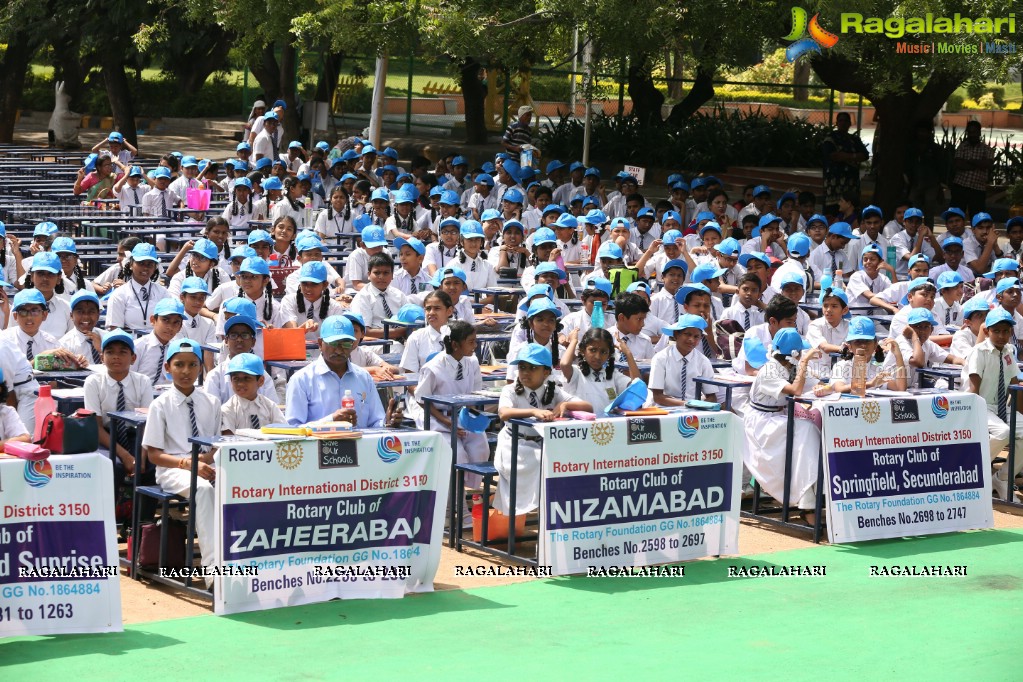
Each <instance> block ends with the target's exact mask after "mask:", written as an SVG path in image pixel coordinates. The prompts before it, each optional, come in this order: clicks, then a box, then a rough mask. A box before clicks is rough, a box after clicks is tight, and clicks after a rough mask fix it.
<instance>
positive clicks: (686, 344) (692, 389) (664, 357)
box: [649, 313, 717, 407]
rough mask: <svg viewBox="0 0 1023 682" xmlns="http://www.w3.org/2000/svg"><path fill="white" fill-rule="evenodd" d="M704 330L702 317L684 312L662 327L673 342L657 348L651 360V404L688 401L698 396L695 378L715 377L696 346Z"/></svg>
mask: <svg viewBox="0 0 1023 682" xmlns="http://www.w3.org/2000/svg"><path fill="white" fill-rule="evenodd" d="M706 329H707V322H706V321H705V320H704V319H703V318H702V317H700V316H699V315H692V314H689V313H686V314H684V315H681V316H679V318H678V321H676V322H675V324H673V325H671V326H668V327H665V328H664V329H663V330H662V331H663V332H664V334H665V336H668V337H670V338H671V339H672V341H673V343H671V344H670V345H668V346H667V347H666V348H664V349H662V350H660V351H658V352H657V353H656V354H655V355H654V357H653V359H652V360H651V361H650V380H649V387H650V392H651V393H653V397H654V404H656V405H664V406H675V407H677V406H682V405H685V403H686V401H687V400H691V399H700V397H701V396H700V395H699V394H698V392H697V390H696V379H710V378H711V377H713V376H714V367H713V365H711V363H710V360H709V359H707V357H706V356H705V355H704V354H703V353H702V352H701V351H700V349H699V346H700V342H701V339H702V338H703V334H704V331H705V330H706ZM705 397H706V399H707V400H710V401H716V400H717V395H716V394H714V393H706V394H705Z"/></svg>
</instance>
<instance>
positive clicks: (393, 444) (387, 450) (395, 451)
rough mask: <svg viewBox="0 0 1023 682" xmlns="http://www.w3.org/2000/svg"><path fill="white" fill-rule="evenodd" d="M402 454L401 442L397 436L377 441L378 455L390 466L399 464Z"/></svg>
mask: <svg viewBox="0 0 1023 682" xmlns="http://www.w3.org/2000/svg"><path fill="white" fill-rule="evenodd" d="M402 452H403V450H402V446H401V440H399V439H398V437H397V436H385V437H383V438H381V439H380V440H378V441H377V455H379V456H380V459H382V460H383V461H385V462H387V463H388V464H394V463H395V462H397V461H398V459H399V458H400V457H401V454H402Z"/></svg>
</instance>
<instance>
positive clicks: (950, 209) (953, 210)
mask: <svg viewBox="0 0 1023 682" xmlns="http://www.w3.org/2000/svg"><path fill="white" fill-rule="evenodd" d="M953 215H957V216H959V217H960V218H962V219H963V220H966V212H965V211H963V209H961V208H956V207H955V206H949V207H948V208H947V209H946V210H945V211H944V212H943V213H942V214H941V219H942V220H948V217H949V216H953Z"/></svg>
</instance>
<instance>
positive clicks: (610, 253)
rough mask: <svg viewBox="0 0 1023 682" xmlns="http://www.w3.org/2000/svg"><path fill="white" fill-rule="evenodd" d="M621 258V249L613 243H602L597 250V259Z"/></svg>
mask: <svg viewBox="0 0 1023 682" xmlns="http://www.w3.org/2000/svg"><path fill="white" fill-rule="evenodd" d="M621 257H622V247H620V246H618V245H617V244H615V243H614V242H604V243H603V244H601V245H600V248H599V249H597V258H614V259H620V258H621Z"/></svg>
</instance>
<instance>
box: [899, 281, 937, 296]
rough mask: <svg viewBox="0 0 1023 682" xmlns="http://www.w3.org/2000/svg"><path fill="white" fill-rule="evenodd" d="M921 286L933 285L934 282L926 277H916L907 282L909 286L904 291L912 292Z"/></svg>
mask: <svg viewBox="0 0 1023 682" xmlns="http://www.w3.org/2000/svg"><path fill="white" fill-rule="evenodd" d="M922 287H934V282H932V281H931V280H929V279H927V278H926V277H917V278H916V279H914V280H913V281H912V282H910V283H909V288H908V289H907V290H906V293H912V292H913V291H916V290H917V289H920V288H922ZM935 289H937V287H935Z"/></svg>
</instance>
